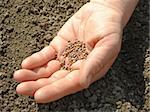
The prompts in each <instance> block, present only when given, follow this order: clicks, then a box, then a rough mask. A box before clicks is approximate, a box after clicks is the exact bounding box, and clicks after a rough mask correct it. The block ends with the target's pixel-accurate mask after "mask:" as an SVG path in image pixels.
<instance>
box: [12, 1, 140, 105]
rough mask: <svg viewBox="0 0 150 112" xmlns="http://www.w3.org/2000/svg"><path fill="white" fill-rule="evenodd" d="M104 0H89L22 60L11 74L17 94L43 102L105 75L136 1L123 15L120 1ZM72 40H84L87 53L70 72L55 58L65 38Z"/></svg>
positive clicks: (115, 55)
mask: <svg viewBox="0 0 150 112" xmlns="http://www.w3.org/2000/svg"><path fill="white" fill-rule="evenodd" d="M107 1H109V0H106V1H105V0H92V1H91V2H89V3H87V4H85V5H84V6H83V7H82V8H81V9H80V10H79V11H78V12H76V13H75V14H74V15H73V16H72V17H71V18H70V19H69V20H68V21H67V22H66V23H65V24H64V26H63V27H62V28H61V29H60V31H59V32H58V34H57V36H56V37H55V38H54V39H53V40H52V41H51V43H50V45H49V46H47V47H45V48H43V49H42V50H41V51H39V52H37V53H35V54H33V55H31V56H29V57H27V58H26V59H25V60H23V62H22V65H21V66H22V69H20V70H18V71H16V72H15V73H14V79H15V80H16V81H18V82H20V84H19V85H18V86H17V88H16V91H17V93H18V94H22V95H28V96H34V98H35V100H36V101H37V102H38V103H47V102H51V101H55V100H58V99H60V98H62V97H64V96H66V95H69V94H73V93H76V92H78V91H81V90H83V89H85V88H88V87H89V85H90V84H91V83H93V82H94V81H96V80H98V79H100V78H101V77H102V76H104V74H106V72H107V71H108V70H109V68H110V67H111V65H112V64H113V62H114V61H115V59H116V57H117V55H118V53H119V51H120V48H121V41H122V30H123V27H124V26H125V24H126V23H127V21H128V19H129V17H130V16H131V14H132V12H133V10H134V8H135V6H136V3H137V1H135V0H133V1H134V5H131V7H130V8H131V10H130V11H129V12H128V13H127V14H124V10H123V9H119V7H120V5H123V4H124V3H122V2H121V1H120V0H118V4H114V5H113V3H111V5H109V4H110V3H109V2H107ZM115 1H117V0H115ZM124 1H125V0H124ZM127 1H128V2H127ZM126 2H127V3H130V0H126ZM127 3H126V5H127ZM127 6H128V5H127ZM124 7H125V5H124ZM125 8H127V7H125ZM128 8H129V7H128ZM124 15H127V16H124ZM76 39H77V40H80V41H83V42H85V43H86V45H87V47H88V49H89V51H90V54H89V55H88V57H87V59H86V60H79V61H78V62H76V63H74V64H73V66H72V68H73V69H74V70H73V71H72V72H69V71H67V70H60V67H61V66H60V62H59V61H58V60H56V57H57V56H58V58H59V59H61V54H62V52H63V50H64V49H65V47H66V45H67V41H68V40H70V41H73V40H76Z"/></svg>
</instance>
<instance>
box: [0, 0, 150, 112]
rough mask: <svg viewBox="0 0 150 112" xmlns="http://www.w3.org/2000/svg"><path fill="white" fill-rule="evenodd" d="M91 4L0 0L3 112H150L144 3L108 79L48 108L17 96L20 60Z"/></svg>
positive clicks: (64, 0) (0, 100) (66, 0)
mask: <svg viewBox="0 0 150 112" xmlns="http://www.w3.org/2000/svg"><path fill="white" fill-rule="evenodd" d="M86 2H87V0H0V112H60V111H65V112H68V111H69V112H72V111H75V112H81V111H82V112H114V111H123V110H122V109H124V108H125V107H124V106H126V105H127V106H128V105H129V106H128V107H130V108H132V110H133V109H134V111H142V110H143V111H144V110H145V112H148V111H149V110H148V109H150V107H149V102H150V90H149V89H150V88H149V79H150V78H149V77H150V73H149V66H150V64H149V63H150V55H149V54H150V52H149V51H148V53H147V55H146V50H147V49H148V47H149V41H150V39H149V25H148V23H149V11H148V7H149V0H140V2H139V4H138V6H137V8H136V10H135V12H134V14H133V16H132V18H131V20H130V21H129V23H128V25H127V26H126V28H125V29H124V34H123V42H122V49H121V52H120V54H119V56H118V58H117V60H116V61H115V63H114V65H113V66H112V67H111V69H110V70H109V72H108V73H107V74H106V76H105V77H104V78H102V79H101V80H99V81H97V82H95V83H93V84H92V85H91V86H90V87H89V88H88V89H86V90H83V91H81V92H78V93H76V94H74V95H69V96H66V97H64V98H62V99H60V100H58V101H55V102H52V103H48V104H42V105H41V104H37V103H35V102H34V100H33V98H31V97H25V96H21V95H17V94H16V92H15V88H16V85H17V84H18V83H17V82H15V81H14V80H13V72H14V71H15V70H17V69H19V68H20V63H21V61H22V60H23V59H24V58H25V57H27V56H29V55H31V54H33V53H35V52H37V51H39V50H41V49H42V48H43V47H44V46H46V45H48V44H49V43H50V41H51V40H52V39H53V37H54V36H55V35H56V33H57V32H58V30H59V29H60V28H61V27H62V25H63V24H64V23H65V22H66V21H67V19H68V18H69V17H71V16H72V15H73V14H74V13H75V12H76V11H77V10H78V9H79V8H80V7H82V5H83V4H85V3H86ZM144 60H145V64H144ZM144 67H145V69H144ZM116 102H120V103H119V105H120V104H121V105H120V106H117V104H118V103H117V104H116ZM121 108H122V109H121ZM120 109H121V110H120ZM127 109H128V108H126V109H125V110H124V111H126V112H128V110H127Z"/></svg>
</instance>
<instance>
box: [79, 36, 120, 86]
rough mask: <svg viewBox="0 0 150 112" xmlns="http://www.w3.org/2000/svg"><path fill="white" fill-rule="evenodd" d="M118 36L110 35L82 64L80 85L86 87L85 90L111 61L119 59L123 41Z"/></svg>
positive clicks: (99, 43)
mask: <svg viewBox="0 0 150 112" xmlns="http://www.w3.org/2000/svg"><path fill="white" fill-rule="evenodd" d="M116 36H118V35H116V34H115V35H110V36H108V37H106V38H104V39H103V40H101V41H99V42H98V43H97V45H96V46H95V48H94V49H93V50H92V52H91V53H90V54H89V55H88V57H87V59H86V60H85V61H84V63H83V64H82V67H81V69H80V73H81V79H80V83H81V85H84V86H85V88H86V87H88V86H89V84H90V82H91V79H92V77H94V75H95V74H97V73H99V72H100V71H101V70H102V68H103V67H104V66H105V65H106V64H107V63H109V61H110V60H112V59H113V58H114V57H117V55H118V53H119V50H120V46H121V40H119V39H117V38H116Z"/></svg>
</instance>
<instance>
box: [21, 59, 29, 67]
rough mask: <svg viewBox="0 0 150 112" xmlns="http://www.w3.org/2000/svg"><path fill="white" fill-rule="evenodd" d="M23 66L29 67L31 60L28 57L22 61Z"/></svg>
mask: <svg viewBox="0 0 150 112" xmlns="http://www.w3.org/2000/svg"><path fill="white" fill-rule="evenodd" d="M21 67H22V68H24V69H28V68H29V61H28V58H26V59H24V60H23V61H22V63H21Z"/></svg>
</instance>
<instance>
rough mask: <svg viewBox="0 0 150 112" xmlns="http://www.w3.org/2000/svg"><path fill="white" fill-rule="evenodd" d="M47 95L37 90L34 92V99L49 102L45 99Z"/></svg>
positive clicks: (39, 101)
mask: <svg viewBox="0 0 150 112" xmlns="http://www.w3.org/2000/svg"><path fill="white" fill-rule="evenodd" d="M44 98H45V95H44V94H43V92H41V91H36V92H35V94H34V99H35V101H36V102H37V103H47V101H46V100H45V99H44Z"/></svg>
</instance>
